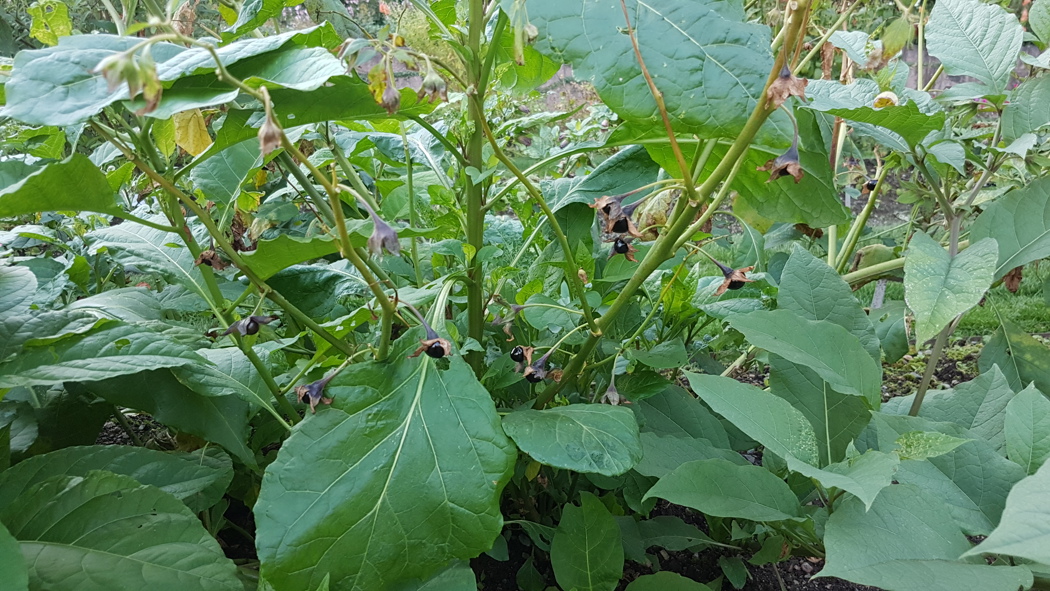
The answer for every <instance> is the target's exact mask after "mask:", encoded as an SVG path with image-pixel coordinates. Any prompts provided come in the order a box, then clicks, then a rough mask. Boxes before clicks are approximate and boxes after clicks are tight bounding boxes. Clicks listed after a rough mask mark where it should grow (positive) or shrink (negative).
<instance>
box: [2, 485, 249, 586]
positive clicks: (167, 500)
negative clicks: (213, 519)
mask: <svg viewBox="0 0 1050 591" xmlns="http://www.w3.org/2000/svg"><path fill="white" fill-rule="evenodd" d="M0 521H2V522H3V523H4V525H5V526H7V529H8V530H9V531H10V532H11V535H12V536H14V537H15V539H17V540H18V541H19V543H20V545H21V547H22V556H23V557H24V558H25V561H26V564H27V566H28V567H29V579H30V581H31V584H32V588H33V589H54V590H56V591H62V590H74V589H75V590H77V591H112V590H113V589H127V588H136V589H148V588H155V589H185V588H190V589H200V590H201V591H212V590H214V591H239V590H241V589H243V588H244V586H243V584H242V583H241V582H240V580H239V579H238V578H237V574H236V573H237V569H236V567H235V566H234V564H233V562H232V561H230V560H229V559H228V558H226V557H225V556H224V555H223V553H222V549H221V548H219V544H218V542H216V541H215V539H214V538H212V537H211V535H209V534H208V532H207V531H205V530H204V527H203V526H202V525H201V522H200V520H199V519H197V516H196V515H194V514H193V512H192V511H190V510H189V508H187V507H186V506H185V505H183V504H182V502H181V501H179V500H178V499H176V498H175V497H172V496H171V495H169V494H167V493H165V492H164V491H162V490H160V489H158V488H156V487H153V486H147V485H143V484H139V483H138V482H136V481H135V480H133V479H132V478H130V477H128V476H123V475H119V474H114V473H112V472H104V471H93V472H89V473H88V474H87V475H86V476H84V477H79V476H55V477H52V478H48V479H46V480H44V481H42V482H40V483H38V484H36V485H34V486H31V487H30V488H29V489H28V490H27V491H26V493H25V494H23V495H21V496H19V497H18V498H17V499H15V500H14V501H13V502H11V503H9V504H7V505H6V506H5V507H4V508H3V509H2V510H0Z"/></svg>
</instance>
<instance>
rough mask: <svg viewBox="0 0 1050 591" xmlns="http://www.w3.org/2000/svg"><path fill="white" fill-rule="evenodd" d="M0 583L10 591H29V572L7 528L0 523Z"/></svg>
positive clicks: (20, 551) (20, 550)
mask: <svg viewBox="0 0 1050 591" xmlns="http://www.w3.org/2000/svg"><path fill="white" fill-rule="evenodd" d="M0 581H4V585H7V586H9V587H7V588H9V589H10V590H11V591H29V571H28V570H27V569H26V562H25V559H23V558H22V549H21V548H20V547H19V546H18V540H16V539H15V538H14V537H13V536H12V535H11V533H10V532H9V531H7V528H6V527H4V525H3V524H2V523H0Z"/></svg>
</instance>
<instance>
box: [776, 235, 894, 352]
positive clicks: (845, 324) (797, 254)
mask: <svg viewBox="0 0 1050 591" xmlns="http://www.w3.org/2000/svg"><path fill="white" fill-rule="evenodd" d="M777 308H779V309H784V310H791V311H793V312H795V313H796V314H798V315H799V316H801V317H803V318H808V319H810V320H828V321H831V322H834V323H835V324H838V325H839V326H841V327H842V328H845V329H846V330H848V331H849V332H850V333H851V334H853V336H855V337H857V338H858V339H860V343H861V345H862V346H863V347H864V350H865V351H867V352H868V353H869V354H871V357H872V358H873V359H874V360H875V361H880V360H881V359H882V357H881V349H880V346H879V338H878V336H876V334H875V328H874V327H873V326H872V324H871V319H870V318H868V315H867V314H866V313H864V308H863V307H862V306H861V304H860V302H859V301H857V298H856V297H854V296H853V290H852V289H851V288H850V286H849V284H847V283H846V282H845V281H843V279H842V277H841V276H840V275H839V274H838V273H837V272H836V271H835V270H834V269H832V268H831V267H830V266H828V264H827V263H825V262H824V261H823V260H821V259H818V258H817V257H815V256H813V255H812V254H811V253H810V252H809V251H808V250H806V249H805V248H802V247H801V246H800V245H799V244H797V243H796V244H795V247H794V250H792V251H791V256H790V257H788V260H787V263H785V264H784V270H783V272H781V274H780V290H779V291H777Z"/></svg>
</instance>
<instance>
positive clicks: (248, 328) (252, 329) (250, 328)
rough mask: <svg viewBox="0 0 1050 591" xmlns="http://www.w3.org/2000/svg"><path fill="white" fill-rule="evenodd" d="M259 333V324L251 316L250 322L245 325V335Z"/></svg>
mask: <svg viewBox="0 0 1050 591" xmlns="http://www.w3.org/2000/svg"><path fill="white" fill-rule="evenodd" d="M257 332H259V323H258V322H256V321H255V318H254V317H251V316H249V317H248V322H245V323H244V334H255V333H257Z"/></svg>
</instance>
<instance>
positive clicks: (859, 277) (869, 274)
mask: <svg viewBox="0 0 1050 591" xmlns="http://www.w3.org/2000/svg"><path fill="white" fill-rule="evenodd" d="M903 268H904V257H901V258H899V259H893V260H892V261H886V262H885V263H879V264H877V265H872V266H870V267H864V268H863V269H858V270H856V271H854V272H852V273H846V274H845V275H843V276H842V280H843V281H845V282H846V283H848V284H850V285H856V284H858V283H864V282H866V281H870V280H871V279H874V278H876V277H879V276H880V275H885V274H886V273H889V272H891V271H896V270H897V269H903Z"/></svg>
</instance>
